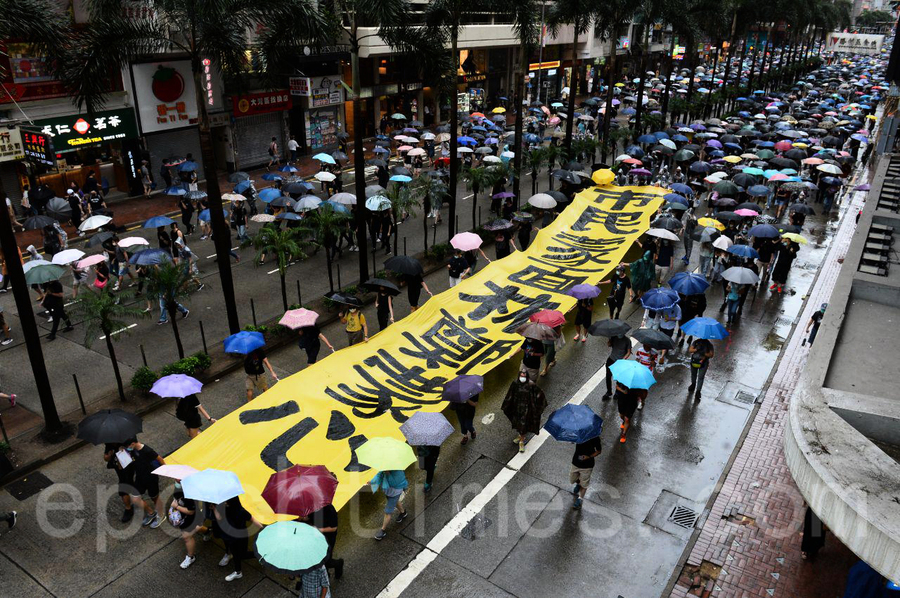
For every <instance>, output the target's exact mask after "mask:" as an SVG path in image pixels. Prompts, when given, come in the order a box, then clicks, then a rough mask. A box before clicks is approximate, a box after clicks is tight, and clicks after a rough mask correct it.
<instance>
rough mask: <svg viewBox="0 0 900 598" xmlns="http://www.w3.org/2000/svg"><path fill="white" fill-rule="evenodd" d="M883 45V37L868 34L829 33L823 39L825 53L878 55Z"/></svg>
mask: <svg viewBox="0 0 900 598" xmlns="http://www.w3.org/2000/svg"><path fill="white" fill-rule="evenodd" d="M883 44H884V36H883V35H873V34H869V33H843V32H840V31H835V32H833V33H829V34H828V37H827V38H826V39H825V51H826V52H851V53H853V54H878V53H880V52H881V46H882V45H883Z"/></svg>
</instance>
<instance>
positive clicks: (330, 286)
mask: <svg viewBox="0 0 900 598" xmlns="http://www.w3.org/2000/svg"><path fill="white" fill-rule="evenodd" d="M354 126H355V125H354ZM325 263H326V264H328V289H329V290H330V291H331V292H332V293H333V292H334V274H333V273H332V271H331V243H329V239H328V237H327V236H326V237H325Z"/></svg>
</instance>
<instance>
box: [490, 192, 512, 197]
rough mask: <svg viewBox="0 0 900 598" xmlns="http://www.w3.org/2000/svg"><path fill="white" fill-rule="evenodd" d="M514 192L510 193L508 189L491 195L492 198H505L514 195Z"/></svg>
mask: <svg viewBox="0 0 900 598" xmlns="http://www.w3.org/2000/svg"><path fill="white" fill-rule="evenodd" d="M515 196H516V194H515V193H510V192H509V191H503V192H502V193H495V194H494V195H492V196H491V197H493V198H494V199H506V198H507V197H515Z"/></svg>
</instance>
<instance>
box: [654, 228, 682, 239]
mask: <svg viewBox="0 0 900 598" xmlns="http://www.w3.org/2000/svg"><path fill="white" fill-rule="evenodd" d="M647 234H648V235H649V236H651V237H657V238H659V239H666V240H668V241H677V240H678V235H676V234H675V233H673V232H671V231H667V230H666V229H664V228H651V229H650V230H648V231H647Z"/></svg>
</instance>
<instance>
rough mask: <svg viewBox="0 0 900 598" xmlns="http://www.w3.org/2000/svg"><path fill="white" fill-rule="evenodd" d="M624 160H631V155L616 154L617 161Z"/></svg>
mask: <svg viewBox="0 0 900 598" xmlns="http://www.w3.org/2000/svg"><path fill="white" fill-rule="evenodd" d="M623 160H631V156H629V155H628V154H619V155H618V156H616V160H615V161H616V162H622V161H623Z"/></svg>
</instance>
